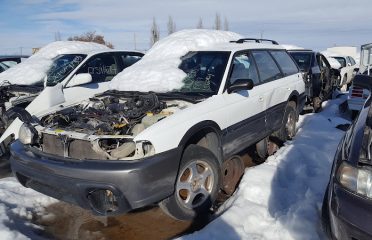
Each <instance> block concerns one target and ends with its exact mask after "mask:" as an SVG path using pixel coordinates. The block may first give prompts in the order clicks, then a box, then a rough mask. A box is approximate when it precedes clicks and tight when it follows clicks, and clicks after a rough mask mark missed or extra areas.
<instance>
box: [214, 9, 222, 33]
mask: <svg viewBox="0 0 372 240" xmlns="http://www.w3.org/2000/svg"><path fill="white" fill-rule="evenodd" d="M221 28H222V27H221V16H220V14H219V13H216V18H215V19H214V29H216V30H221Z"/></svg>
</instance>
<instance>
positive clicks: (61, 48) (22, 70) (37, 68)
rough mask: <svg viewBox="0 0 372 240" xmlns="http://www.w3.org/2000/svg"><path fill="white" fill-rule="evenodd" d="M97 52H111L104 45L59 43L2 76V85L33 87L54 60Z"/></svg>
mask: <svg viewBox="0 0 372 240" xmlns="http://www.w3.org/2000/svg"><path fill="white" fill-rule="evenodd" d="M97 50H101V51H104V50H109V48H108V47H106V46H105V45H102V44H97V43H91V42H79V41H57V42H53V43H50V44H48V45H46V46H45V47H43V48H41V49H40V50H39V51H38V52H37V53H35V54H34V55H32V56H31V57H29V58H28V59H26V60H25V61H23V62H22V63H20V64H18V65H16V66H14V67H12V68H9V69H8V70H6V71H4V72H2V73H1V74H0V84H2V83H4V82H5V81H7V82H10V83H12V84H25V85H31V84H35V83H37V82H40V81H42V80H43V79H44V77H45V76H46V72H47V71H48V70H49V68H50V66H51V65H52V59H53V58H55V57H56V56H58V55H61V54H69V53H71V54H73V53H79V54H87V55H88V54H90V53H92V52H93V51H97Z"/></svg>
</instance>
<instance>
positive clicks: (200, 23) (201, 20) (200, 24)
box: [196, 17, 204, 29]
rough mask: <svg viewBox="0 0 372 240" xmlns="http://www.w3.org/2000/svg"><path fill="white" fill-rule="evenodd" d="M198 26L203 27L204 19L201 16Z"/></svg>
mask: <svg viewBox="0 0 372 240" xmlns="http://www.w3.org/2000/svg"><path fill="white" fill-rule="evenodd" d="M196 28H198V29H203V28H204V27H203V19H202V18H201V17H199V22H198V25H196Z"/></svg>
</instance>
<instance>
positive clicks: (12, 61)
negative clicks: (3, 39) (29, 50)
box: [0, 55, 28, 73]
mask: <svg viewBox="0 0 372 240" xmlns="http://www.w3.org/2000/svg"><path fill="white" fill-rule="evenodd" d="M25 58H28V56H26V55H14V56H0V73H2V72H4V71H5V70H7V69H8V68H11V67H12V66H14V65H17V64H18V63H20V62H21V61H22V59H25Z"/></svg>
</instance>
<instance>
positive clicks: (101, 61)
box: [77, 53, 119, 82]
mask: <svg viewBox="0 0 372 240" xmlns="http://www.w3.org/2000/svg"><path fill="white" fill-rule="evenodd" d="M77 73H89V74H90V75H92V82H107V81H111V79H113V78H114V77H115V75H116V74H118V73H119V69H118V65H117V63H116V60H115V56H114V55H113V54H110V53H102V54H97V55H95V56H93V57H91V58H90V59H89V60H88V61H87V62H86V63H85V64H84V66H83V67H81V68H80V69H79V71H78V72H77Z"/></svg>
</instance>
